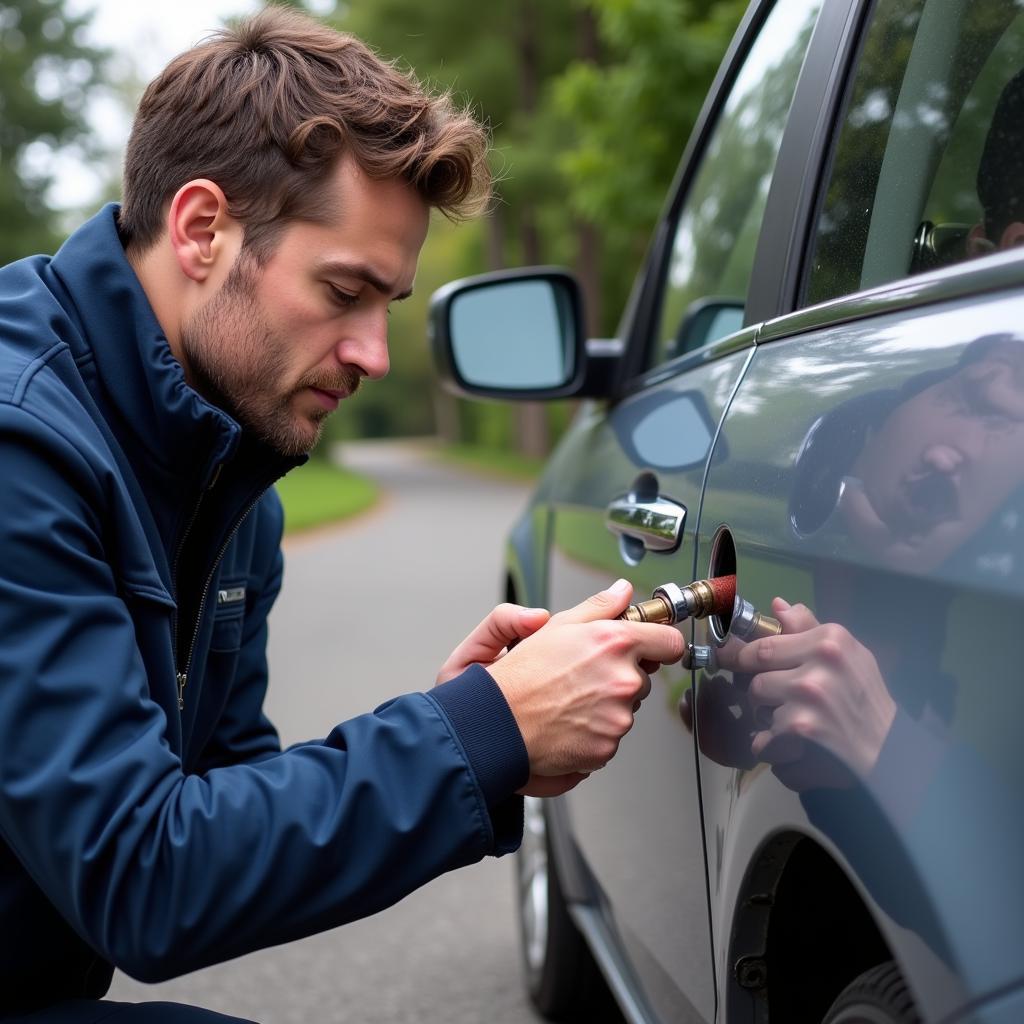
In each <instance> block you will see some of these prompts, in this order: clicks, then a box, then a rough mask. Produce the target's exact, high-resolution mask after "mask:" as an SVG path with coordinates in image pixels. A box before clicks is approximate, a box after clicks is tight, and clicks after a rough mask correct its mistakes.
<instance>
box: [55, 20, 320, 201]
mask: <svg viewBox="0 0 1024 1024" xmlns="http://www.w3.org/2000/svg"><path fill="white" fill-rule="evenodd" d="M261 6H262V4H261V3H260V2H259V0H173V2H167V0H157V2H156V3H152V4H150V3H140V2H139V0H68V4H67V9H68V11H69V13H72V14H82V13H85V12H86V11H93V12H94V14H93V19H92V24H91V25H90V28H89V32H88V38H89V40H90V42H93V43H96V44H98V45H100V46H105V47H108V48H109V49H111V50H113V51H114V54H115V57H114V65H113V69H114V72H115V74H118V75H121V74H124V75H125V76H126V77H127V76H128V74H129V73H131V72H134V77H137V78H138V79H139V80H140V81H142V82H148V81H149V80H150V79H151V78H153V77H155V76H156V75H157V74H158V73H159V71H160V70H161V68H163V66H164V65H165V64H166V63H167V62H168V61H169V60H170V59H171V57H173V56H174V55H175V54H178V53H180V52H181V51H182V50H186V49H188V47H190V46H192V45H193V44H195V43H197V42H199V41H200V40H201V39H202V38H203V37H204V36H205V35H207V34H208V33H209V32H211V31H213V30H215V29H217V28H219V27H220V26H221V25H222V24H223V23H224V19H225V18H229V17H233V16H236V15H239V14H247V13H252V12H253V11H255V10H256V9H258V8H259V7H261ZM308 6H309V7H310V9H311V10H313V11H318V10H329V9H333V7H334V4H333V3H329V2H326V0H323V2H321V3H319V4H318V3H315V2H314V3H310V4H309V5H308ZM89 122H90V124H91V125H92V128H93V131H94V133H95V134H96V137H97V138H98V139H99V140H100V141H101V142H102V143H103V144H104V147H105V148H106V149H108V150H110V151H111V153H112V161H113V163H114V165H115V167H116V166H119V165H120V154H121V151H122V150H123V147H124V143H125V141H126V140H127V138H128V132H129V130H130V128H131V117H130V113H129V111H127V110H125V109H124V104H123V102H120V101H118V100H117V99H115V98H114V97H112V96H107V97H101V98H98V99H97V100H96V101H95V102H94V103H93V104H92V105H91V106H90V108H89ZM110 174H111V169H110V168H109V167H106V166H103V167H94V166H89V165H88V164H87V163H85V162H84V161H83V160H82V159H81V157H80V156H79V155H77V154H69V155H68V156H66V157H64V158H62V159H61V160H60V161H59V163H58V167H57V183H56V187H55V189H54V191H53V199H54V201H55V202H56V203H57V204H58V205H59V206H62V207H65V208H69V209H71V208H82V207H87V206H89V205H90V204H91V203H95V202H97V201H98V199H99V196H100V193H101V191H102V189H103V188H104V187H105V186H106V185H107V184H108V182H109V180H110Z"/></svg>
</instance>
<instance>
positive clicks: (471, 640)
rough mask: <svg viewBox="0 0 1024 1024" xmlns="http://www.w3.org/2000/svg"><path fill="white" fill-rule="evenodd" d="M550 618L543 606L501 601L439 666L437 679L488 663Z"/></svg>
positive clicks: (440, 679)
mask: <svg viewBox="0 0 1024 1024" xmlns="http://www.w3.org/2000/svg"><path fill="white" fill-rule="evenodd" d="M548 618H549V613H548V611H547V610H546V609H544V608H523V607H521V606H520V605H517V604H500V605H498V606H497V608H495V609H494V610H493V611H492V612H491V613H490V615H488V616H487V618H485V619H484V620H483V621H482V622H481V623H480V625H478V626H477V627H476V629H474V630H473V632H472V633H470V634H469V636H467V637H466V639H465V640H463V641H462V643H461V644H459V646H458V647H456V648H455V650H454V651H452V653H451V655H450V656H449V657H448V660H447V661H446V662H445V663H444V665H442V666H441V671H440V672H439V673H438V682H444V681H445V680H447V679H451V678H453V677H454V676H457V675H458V674H459V673H460V672H464V671H465V670H466V669H467V668H468V667H469V666H470V665H472V664H474V663H476V662H479V663H481V664H484V665H489V664H490V663H491V662H492V661H494V660H495V659H496V658H497V657H498V656H499V655H500V654H501V652H502V651H503V650H504V649H505V648H506V647H507V646H508V645H509V644H510V643H511V642H512V641H513V640H520V639H522V638H523V637H527V636H530V635H531V634H532V633H535V632H536V631H537V630H538V629H540V627H541V626H543V625H544V624H545V623H546V622H547V621H548Z"/></svg>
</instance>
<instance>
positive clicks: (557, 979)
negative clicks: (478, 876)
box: [516, 797, 622, 1024]
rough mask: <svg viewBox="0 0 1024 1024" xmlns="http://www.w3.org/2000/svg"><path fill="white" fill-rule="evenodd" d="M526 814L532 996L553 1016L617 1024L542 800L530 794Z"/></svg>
mask: <svg viewBox="0 0 1024 1024" xmlns="http://www.w3.org/2000/svg"><path fill="white" fill-rule="evenodd" d="M524 817H525V821H524V826H523V842H522V845H521V846H520V848H519V852H518V854H517V855H516V874H517V878H518V883H519V884H518V889H519V940H520V951H521V954H522V961H523V973H524V976H525V981H526V988H527V991H528V992H529V995H530V999H531V1001H532V1002H533V1005H534V1006H535V1007H536V1008H537V1009H538V1010H539V1011H540V1013H541V1014H542V1015H543V1016H544V1017H546V1018H547V1019H548V1020H552V1021H563V1022H574V1021H580V1022H582V1021H586V1022H587V1024H617V1022H619V1021H621V1020H622V1015H621V1014H620V1012H619V1009H618V1006H617V1005H616V1003H615V1000H614V998H613V997H612V994H611V992H610V991H609V990H608V985H607V983H606V982H605V980H604V976H603V975H602V974H601V971H600V969H599V968H598V966H597V964H596V963H595V961H594V957H593V954H592V953H591V952H590V948H589V946H587V943H586V941H585V940H584V938H583V936H582V935H581V934H580V932H579V929H577V927H576V925H575V924H574V923H573V920H572V918H571V917H570V915H569V911H568V908H567V907H566V903H565V897H564V896H563V895H562V888H561V886H560V885H559V882H558V872H557V871H556V869H555V862H554V859H553V858H552V856H551V841H550V839H549V838H548V830H547V822H546V821H545V819H544V811H543V801H541V800H538V799H536V798H533V797H527V798H526V800H525V809H524Z"/></svg>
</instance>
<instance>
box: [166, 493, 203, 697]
mask: <svg viewBox="0 0 1024 1024" xmlns="http://www.w3.org/2000/svg"><path fill="white" fill-rule="evenodd" d="M204 496H205V495H204ZM202 505H203V498H202V497H200V499H199V500H198V501H197V502H196V505H195V508H193V509H192V515H191V517H190V518H189V521H188V523H187V524H186V526H185V532H184V533H183V534H182V535H181V540H180V542H179V543H178V551H177V553H176V554H175V556H174V564H173V566H171V589H172V591H173V593H174V597H175V601H177V599H178V564H179V563H180V562H181V555H182V552H183V551H184V550H185V543H186V542H187V541H188V536H189V534H190V533H191V532H192V527H193V526H195V522H196V520H197V519H198V518H199V510H200V508H202ZM178 620H179V610H178V609H177V608H175V611H174V629H173V631H172V633H171V642H172V644H173V645H174V646H173V648H172V649H173V651H174V658H175V661H177V658H178ZM176 675H177V682H178V710H179V711H181V710H182V709H183V708H184V707H185V696H184V693H185V673H184V672H180V671H178V672H177V673H176Z"/></svg>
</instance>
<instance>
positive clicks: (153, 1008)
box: [2, 999, 254, 1024]
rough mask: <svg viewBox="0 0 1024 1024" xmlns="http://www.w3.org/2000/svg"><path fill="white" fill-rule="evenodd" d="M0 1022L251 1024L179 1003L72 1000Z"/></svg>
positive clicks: (251, 1022)
mask: <svg viewBox="0 0 1024 1024" xmlns="http://www.w3.org/2000/svg"><path fill="white" fill-rule="evenodd" d="M2 1019H3V1024H254V1022H253V1021H250V1020H243V1019H242V1018H241V1017H225V1016H224V1014H223V1013H214V1012H213V1010H203V1009H201V1008H200V1007H198V1006H184V1005H183V1004H181V1003H112V1002H108V1001H107V1000H105V999H103V1000H95V999H73V1000H71V1002H67V1003H58V1004H57V1005H56V1006H48V1007H47V1008H46V1009H45V1010H36V1012H35V1013H30V1014H28V1015H27V1016H25V1017H10V1018H7V1017H4V1018H2Z"/></svg>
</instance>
